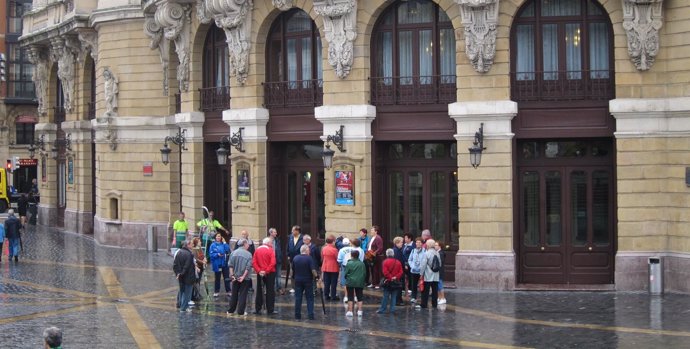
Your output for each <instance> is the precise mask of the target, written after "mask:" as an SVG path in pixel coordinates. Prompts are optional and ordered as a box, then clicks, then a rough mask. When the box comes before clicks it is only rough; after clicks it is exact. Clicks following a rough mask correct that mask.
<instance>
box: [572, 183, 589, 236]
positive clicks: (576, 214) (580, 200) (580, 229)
mask: <svg viewBox="0 0 690 349" xmlns="http://www.w3.org/2000/svg"><path fill="white" fill-rule="evenodd" d="M570 227H571V231H570V234H571V236H572V243H573V246H584V245H585V244H586V243H587V174H586V173H585V172H584V171H572V172H571V173H570Z"/></svg>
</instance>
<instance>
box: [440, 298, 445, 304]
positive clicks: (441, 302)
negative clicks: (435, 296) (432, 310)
mask: <svg viewBox="0 0 690 349" xmlns="http://www.w3.org/2000/svg"><path fill="white" fill-rule="evenodd" d="M438 304H446V299H445V298H441V299H439V300H438Z"/></svg>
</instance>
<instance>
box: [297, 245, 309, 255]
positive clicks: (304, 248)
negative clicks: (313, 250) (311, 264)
mask: <svg viewBox="0 0 690 349" xmlns="http://www.w3.org/2000/svg"><path fill="white" fill-rule="evenodd" d="M299 253H300V254H309V246H307V245H302V247H300V248H299Z"/></svg>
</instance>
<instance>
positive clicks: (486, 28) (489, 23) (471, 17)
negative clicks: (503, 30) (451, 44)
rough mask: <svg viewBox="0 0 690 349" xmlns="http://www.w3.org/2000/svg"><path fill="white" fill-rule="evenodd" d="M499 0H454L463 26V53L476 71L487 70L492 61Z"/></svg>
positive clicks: (494, 51) (484, 71)
mask: <svg viewBox="0 0 690 349" xmlns="http://www.w3.org/2000/svg"><path fill="white" fill-rule="evenodd" d="M499 1H500V0H455V2H456V3H457V4H458V5H460V16H461V18H462V24H463V26H464V28H465V53H466V54H467V58H468V59H469V60H470V63H471V64H472V67H473V68H474V70H475V71H477V72H478V73H486V72H488V71H489V69H491V65H493V63H494V57H495V56H496V26H497V24H498V6H499V4H498V3H499Z"/></svg>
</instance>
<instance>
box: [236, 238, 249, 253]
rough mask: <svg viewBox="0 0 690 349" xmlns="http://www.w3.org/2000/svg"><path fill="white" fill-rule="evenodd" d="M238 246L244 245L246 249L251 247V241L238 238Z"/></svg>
mask: <svg viewBox="0 0 690 349" xmlns="http://www.w3.org/2000/svg"><path fill="white" fill-rule="evenodd" d="M237 246H240V247H244V249H245V250H246V249H249V241H247V239H244V238H242V239H239V240H237Z"/></svg>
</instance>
